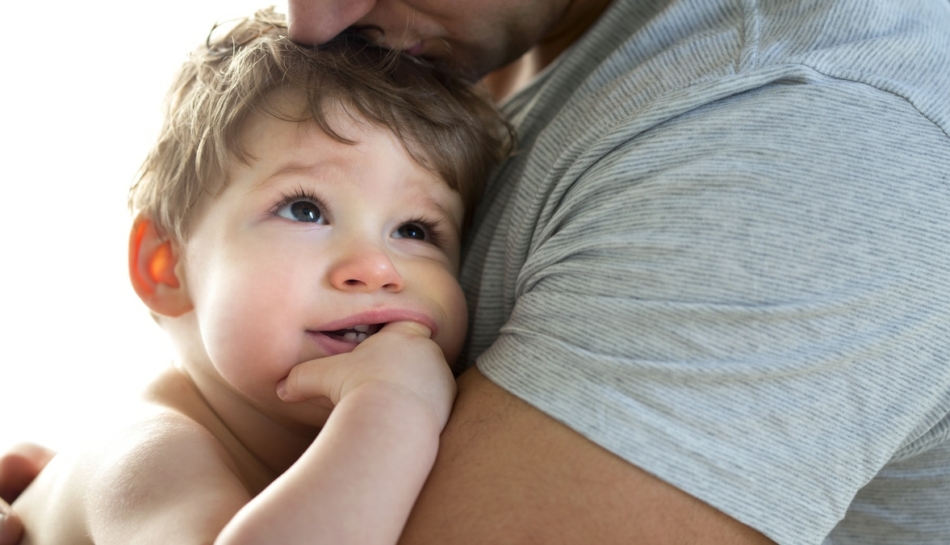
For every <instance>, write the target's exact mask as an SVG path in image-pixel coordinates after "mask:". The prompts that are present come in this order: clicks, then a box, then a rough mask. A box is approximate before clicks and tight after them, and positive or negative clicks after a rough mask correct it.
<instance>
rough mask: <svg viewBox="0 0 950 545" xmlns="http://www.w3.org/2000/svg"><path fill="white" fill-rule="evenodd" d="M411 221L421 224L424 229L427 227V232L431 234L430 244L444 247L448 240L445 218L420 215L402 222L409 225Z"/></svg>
mask: <svg viewBox="0 0 950 545" xmlns="http://www.w3.org/2000/svg"><path fill="white" fill-rule="evenodd" d="M410 223H414V224H416V225H419V226H421V227H422V228H423V229H425V231H426V234H427V235H428V236H429V240H428V242H429V243H430V244H433V245H435V246H437V247H439V248H443V247H444V246H445V243H446V242H447V240H446V239H447V236H448V235H447V233H446V226H445V223H446V222H445V220H443V219H431V218H427V217H425V216H418V217H416V218H414V219H411V220H409V221H404V222H403V223H402V224H403V225H408V224H410Z"/></svg>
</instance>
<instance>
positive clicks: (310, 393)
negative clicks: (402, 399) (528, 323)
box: [277, 321, 455, 429]
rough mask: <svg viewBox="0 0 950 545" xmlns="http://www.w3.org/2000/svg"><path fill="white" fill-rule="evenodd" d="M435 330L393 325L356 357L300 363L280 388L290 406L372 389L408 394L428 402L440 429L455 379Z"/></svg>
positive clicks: (364, 345)
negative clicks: (437, 342)
mask: <svg viewBox="0 0 950 545" xmlns="http://www.w3.org/2000/svg"><path fill="white" fill-rule="evenodd" d="M429 335H431V331H430V330H429V328H427V327H426V326H424V325H422V324H419V323H417V322H411V321H405V322H393V323H390V324H386V326H385V327H383V328H382V329H381V330H379V332H377V333H376V334H374V335H372V336H370V337H369V338H368V339H366V340H365V341H363V342H362V343H360V344H359V346H357V347H356V348H355V349H354V350H353V351H352V352H348V353H346V354H338V355H335V356H328V357H326V358H320V359H317V360H311V361H307V362H304V363H301V364H299V365H297V366H296V367H294V368H293V369H291V371H290V374H289V375H287V378H285V379H284V380H283V381H281V382H280V383H279V384H278V385H277V392H278V395H279V396H280V398H281V399H282V400H284V401H287V402H299V401H306V400H308V399H314V398H319V397H327V398H329V399H330V400H331V401H332V402H333V404H334V405H336V404H337V403H339V402H340V400H341V399H343V398H344V397H345V396H346V395H347V394H349V393H350V392H352V391H353V390H355V389H357V388H359V387H361V386H365V385H368V384H373V385H376V386H380V385H385V386H387V387H392V388H396V389H399V390H402V391H405V392H406V393H407V394H410V395H412V396H415V397H416V398H418V399H419V401H420V402H422V403H425V404H426V405H427V406H428V407H429V408H430V409H431V410H432V412H433V415H434V416H435V418H436V422H437V423H438V425H439V427H440V429H441V427H442V426H445V423H446V421H448V417H449V413H450V412H451V410H452V403H453V402H454V400H455V378H454V377H453V376H452V371H451V370H450V369H449V366H448V364H447V363H446V361H445V357H444V356H443V354H442V350H441V349H440V348H439V345H437V344H436V343H435V342H434V341H433V340H432V339H430V338H429Z"/></svg>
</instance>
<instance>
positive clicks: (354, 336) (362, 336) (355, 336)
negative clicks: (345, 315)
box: [343, 331, 369, 343]
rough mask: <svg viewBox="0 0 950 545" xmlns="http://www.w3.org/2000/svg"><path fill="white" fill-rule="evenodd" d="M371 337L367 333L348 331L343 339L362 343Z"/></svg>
mask: <svg viewBox="0 0 950 545" xmlns="http://www.w3.org/2000/svg"><path fill="white" fill-rule="evenodd" d="M367 337H369V335H368V334H366V333H360V332H357V331H347V332H346V333H344V334H343V340H344V341H347V342H351V343H361V342H363V341H365V340H366V338H367Z"/></svg>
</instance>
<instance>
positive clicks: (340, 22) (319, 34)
mask: <svg viewBox="0 0 950 545" xmlns="http://www.w3.org/2000/svg"><path fill="white" fill-rule="evenodd" d="M375 5H376V0H288V1H287V27H288V33H289V34H290V39H292V40H293V41H295V42H298V43H302V44H308V45H317V44H322V43H326V42H328V41H329V40H330V39H332V38H333V37H334V36H336V35H337V34H339V33H340V32H343V30H344V29H346V28H347V27H350V26H352V25H354V24H356V22H357V21H359V20H360V19H362V18H363V17H365V16H366V14H367V13H369V12H370V11H371V10H372V9H373V7H374V6H375Z"/></svg>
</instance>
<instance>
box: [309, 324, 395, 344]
mask: <svg viewBox="0 0 950 545" xmlns="http://www.w3.org/2000/svg"><path fill="white" fill-rule="evenodd" d="M382 327H383V324H361V325H357V326H353V327H348V328H346V329H337V330H336V331H324V332H323V334H324V335H326V336H328V337H331V338H333V339H336V340H338V341H345V342H350V343H357V344H359V343H361V342H363V341H365V340H366V339H368V338H369V336H370V335H372V334H374V333H376V332H378V331H379V330H380V329H382Z"/></svg>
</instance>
